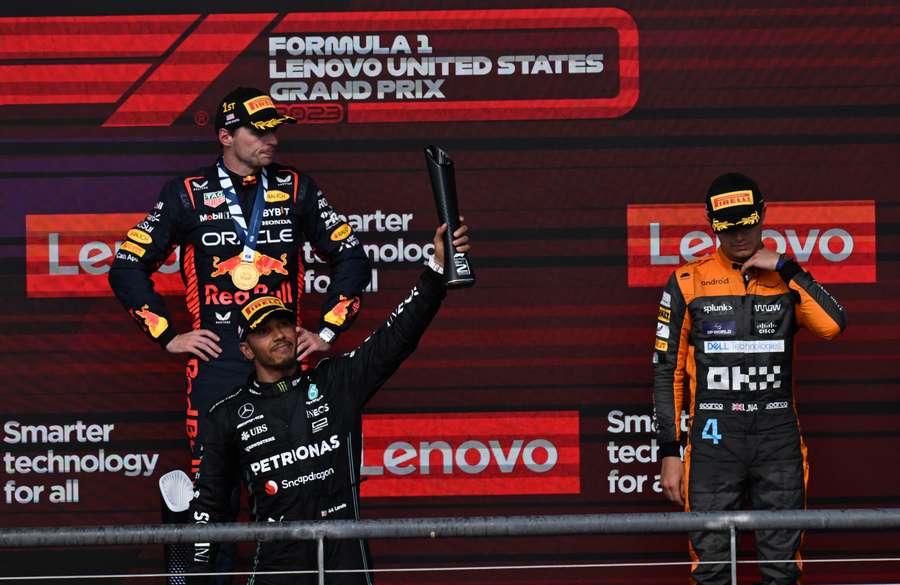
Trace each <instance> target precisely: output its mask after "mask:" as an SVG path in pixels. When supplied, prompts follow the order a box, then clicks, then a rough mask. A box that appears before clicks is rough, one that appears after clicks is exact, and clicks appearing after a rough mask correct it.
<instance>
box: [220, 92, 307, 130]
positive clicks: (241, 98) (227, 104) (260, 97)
mask: <svg viewBox="0 0 900 585" xmlns="http://www.w3.org/2000/svg"><path fill="white" fill-rule="evenodd" d="M296 123H297V120H296V119H294V118H292V117H290V116H283V115H281V114H280V113H278V110H277V109H275V104H274V103H273V102H272V98H271V97H269V96H268V95H267V94H266V93H265V92H262V91H260V90H258V89H256V88H253V87H238V88H237V89H235V90H234V91H232V92H231V93H229V94H228V95H226V96H225V97H224V98H223V99H222V102H221V103H220V104H219V109H218V110H217V111H216V132H218V131H219V130H220V129H222V128H225V129H226V130H228V131H229V132H234V131H235V130H237V129H238V128H240V127H241V126H246V127H247V128H250V129H252V130H255V131H257V132H269V131H271V130H274V129H275V128H277V127H279V126H281V125H282V124H296Z"/></svg>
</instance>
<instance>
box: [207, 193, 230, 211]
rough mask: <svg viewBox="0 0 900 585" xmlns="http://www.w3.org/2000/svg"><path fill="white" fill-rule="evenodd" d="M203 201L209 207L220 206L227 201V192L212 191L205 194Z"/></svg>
mask: <svg viewBox="0 0 900 585" xmlns="http://www.w3.org/2000/svg"><path fill="white" fill-rule="evenodd" d="M203 203H205V204H206V206H207V207H213V208H215V207H218V206H220V205H222V204H223V203H225V192H224V191H212V192H210V193H204V194H203Z"/></svg>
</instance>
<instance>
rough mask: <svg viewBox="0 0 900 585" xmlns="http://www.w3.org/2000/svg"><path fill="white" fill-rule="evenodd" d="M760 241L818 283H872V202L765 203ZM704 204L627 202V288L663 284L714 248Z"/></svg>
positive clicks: (873, 247) (873, 245)
mask: <svg viewBox="0 0 900 585" xmlns="http://www.w3.org/2000/svg"><path fill="white" fill-rule="evenodd" d="M763 241H764V242H765V243H766V245H767V246H768V247H770V248H774V249H776V250H777V251H778V252H782V253H784V252H786V253H788V254H790V255H791V256H793V257H794V258H795V259H796V260H797V261H798V262H799V263H800V264H802V265H803V266H804V267H805V268H806V269H808V270H810V271H811V272H812V273H813V275H814V276H815V277H816V279H817V280H818V281H819V282H824V283H827V282H876V274H875V265H876V264H875V202H874V201H804V202H788V203H770V204H768V205H767V207H766V219H765V225H764V229H763ZM715 248H716V239H715V237H714V236H713V233H712V230H711V229H710V227H709V224H708V223H706V216H705V208H704V207H703V205H695V204H680V205H629V206H628V286H630V287H638V286H663V285H664V284H665V283H666V279H668V278H669V275H670V274H671V273H672V271H673V270H674V269H675V268H677V267H678V266H680V265H682V264H684V263H686V262H689V261H690V260H694V259H696V258H700V257H702V256H707V255H709V254H711V253H712V252H713V251H715Z"/></svg>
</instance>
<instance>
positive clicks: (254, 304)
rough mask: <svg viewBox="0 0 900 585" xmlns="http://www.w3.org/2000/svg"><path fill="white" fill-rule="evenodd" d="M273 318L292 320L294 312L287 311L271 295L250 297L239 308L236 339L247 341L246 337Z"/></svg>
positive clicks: (283, 305) (280, 302)
mask: <svg viewBox="0 0 900 585" xmlns="http://www.w3.org/2000/svg"><path fill="white" fill-rule="evenodd" d="M275 316H284V317H288V318H289V319H291V320H293V319H294V312H293V311H292V310H290V309H288V308H287V307H286V306H285V304H284V302H283V301H282V300H281V299H279V298H278V297H273V296H271V295H263V296H257V297H252V298H251V299H250V300H249V301H247V304H245V305H244V306H243V307H241V316H240V319H239V320H238V337H239V338H240V340H241V341H244V340H245V339H247V335H249V334H250V333H252V332H253V331H255V330H257V329H259V327H260V326H261V325H262V324H263V323H265V322H266V321H268V320H269V319H270V318H272V317H275Z"/></svg>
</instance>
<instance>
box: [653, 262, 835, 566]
mask: <svg viewBox="0 0 900 585" xmlns="http://www.w3.org/2000/svg"><path fill="white" fill-rule="evenodd" d="M781 264H782V266H781V268H779V269H778V270H777V271H766V270H760V271H751V272H752V273H753V274H752V275H751V276H749V277H747V278H744V276H742V274H741V272H740V265H739V264H735V263H733V262H732V261H731V260H729V259H728V258H727V257H726V256H725V255H724V253H723V252H722V251H721V250H720V251H718V252H717V253H716V254H714V255H712V256H710V257H707V258H702V259H700V260H696V261H694V262H690V263H688V264H686V265H684V266H682V267H681V268H679V269H678V270H676V271H675V272H674V273H673V274H672V276H671V277H670V278H669V281H668V284H667V285H666V288H665V291H664V292H663V295H662V299H661V300H660V305H659V308H658V315H657V322H656V346H655V352H654V356H653V361H654V364H655V366H654V409H655V420H656V424H657V432H658V440H659V442H660V446H661V449H660V450H661V455H662V456H663V457H666V456H673V455H675V456H677V455H678V454H679V444H680V441H681V427H680V417H681V411H682V406H686V403H687V402H688V401H689V402H690V418H689V420H690V424H689V431H688V438H687V448H686V450H685V454H684V467H685V480H684V481H685V491H686V494H685V495H686V497H685V509H686V510H693V511H716V510H735V509H739V508H740V507H741V506H742V504H743V503H744V498H745V497H748V499H749V502H750V504H751V505H752V507H753V508H754V509H757V510H784V509H798V508H803V507H804V506H805V500H806V482H807V478H808V463H807V459H806V446H805V444H804V442H803V438H802V436H801V434H800V427H799V424H798V421H797V414H796V410H795V406H794V392H793V390H794V388H793V386H794V376H793V363H794V360H793V356H794V344H795V335H796V333H797V331H798V329H799V328H800V327H805V328H807V329H809V330H810V331H812V332H813V333H814V334H815V335H817V336H818V337H821V338H823V339H831V338H833V337H835V336H836V335H837V334H838V333H840V332H841V331H843V330H844V327H845V325H846V317H845V314H844V310H843V308H842V307H841V305H840V304H838V302H837V301H836V300H835V299H834V298H833V297H832V296H831V295H830V294H829V293H828V292H827V291H826V290H825V289H824V288H822V286H821V285H819V284H818V283H817V282H816V281H815V280H813V278H812V276H811V275H810V274H809V273H808V272H806V271H804V270H803V269H802V268H801V267H800V266H799V265H798V264H797V263H796V262H794V261H793V260H786V261H783V262H782V263H781ZM800 538H801V533H800V531H796V530H769V531H759V532H757V547H758V551H759V557H760V559H761V560H783V561H790V562H784V563H776V564H761V565H760V572H761V573H762V575H763V578H764V581H765V582H766V583H795V582H796V581H797V579H798V578H799V576H800V557H799V552H798V551H799V546H800ZM690 545H691V547H690V548H691V555H692V558H693V559H694V561H695V564H694V567H693V570H692V573H691V576H692V578H693V579H694V581H695V582H696V583H704V584H706V583H729V582H730V567H729V565H728V564H727V560H728V558H729V548H730V537H729V535H728V533H727V532H724V533H722V532H698V533H692V534H691V535H690ZM701 560H702V561H726V562H725V563H723V564H714V565H706V564H697V561H701Z"/></svg>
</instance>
